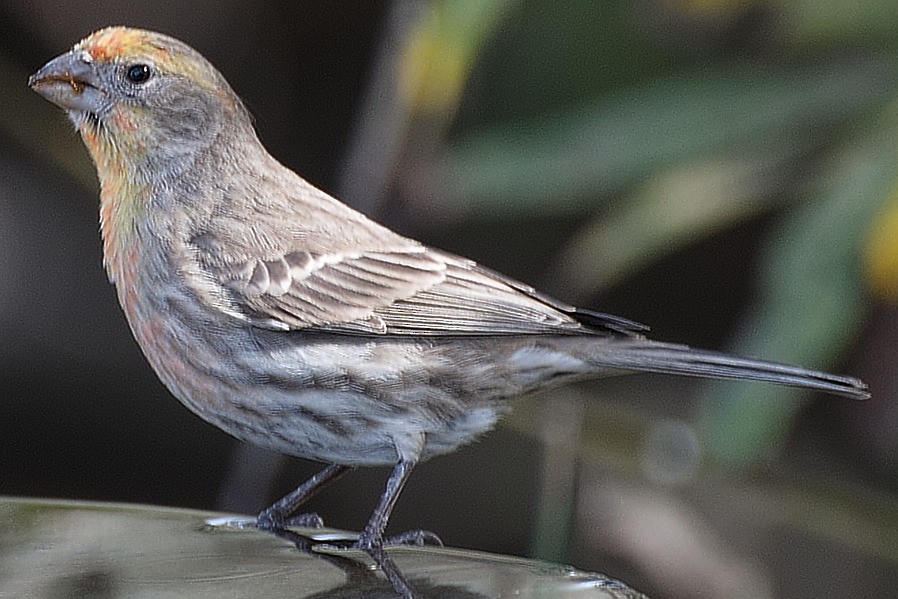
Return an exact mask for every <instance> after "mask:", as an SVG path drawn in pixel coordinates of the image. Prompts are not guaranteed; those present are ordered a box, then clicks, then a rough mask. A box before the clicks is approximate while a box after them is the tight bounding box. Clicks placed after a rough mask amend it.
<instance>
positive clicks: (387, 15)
mask: <svg viewBox="0 0 898 599" xmlns="http://www.w3.org/2000/svg"><path fill="white" fill-rule="evenodd" d="M110 24H126V25H133V26H140V27H145V28H151V29H156V30H160V31H163V32H166V33H169V34H171V35H174V36H176V37H179V38H181V39H183V40H185V41H186V42H188V43H189V44H190V45H192V46H194V47H195V48H197V49H198V50H199V51H200V52H202V53H203V54H204V55H205V56H206V57H207V58H209V59H210V60H211V61H212V62H213V63H214V64H215V65H216V66H217V67H218V68H219V69H220V70H221V71H222V72H223V73H224V75H225V76H226V77H227V79H228V80H229V81H230V83H231V84H232V86H233V87H234V88H235V90H236V91H237V93H238V94H239V95H241V96H242V97H243V98H244V99H245V101H246V103H247V105H248V106H249V108H250V110H251V111H252V112H253V114H254V115H255V118H256V125H257V128H258V130H259V133H260V136H261V138H262V140H263V142H264V143H265V144H266V145H267V146H268V148H269V149H270V150H271V151H272V153H273V154H274V155H275V156H277V157H278V158H279V159H280V160H281V161H283V162H284V163H286V164H287V165H289V166H290V167H292V168H294V169H295V170H297V171H298V172H299V173H301V174H303V175H304V176H305V177H306V178H307V179H309V180H310V181H311V182H312V183H314V184H316V185H318V186H320V187H323V188H324V189H326V190H328V191H330V192H333V193H335V194H337V195H338V197H341V198H342V199H344V200H345V201H346V202H347V203H349V204H350V205H352V206H354V207H356V208H358V209H360V210H362V211H364V212H366V213H367V214H369V215H371V216H373V217H375V218H376V219H377V220H379V221H381V222H383V223H385V224H387V225H389V226H391V227H393V228H395V229H397V230H399V231H400V232H402V233H404V234H407V235H410V236H413V237H416V238H419V239H421V240H422V241H424V242H426V243H428V244H431V245H435V246H438V247H440V248H443V249H446V250H450V251H453V252H456V253H461V254H464V255H467V256H469V257H471V258H474V259H476V260H478V261H479V262H481V263H483V264H485V265H487V266H490V267H492V268H494V269H497V270H500V271H502V272H505V273H506V274H509V275H512V276H514V277H516V278H519V279H522V280H524V281H526V282H528V283H530V284H532V285H534V286H536V287H538V288H541V289H543V290H545V291H547V292H549V293H551V294H553V295H556V296H558V297H559V298H561V299H563V300H566V301H568V302H571V303H576V304H578V305H583V306H585V307H591V308H595V309H600V310H603V311H607V312H612V313H615V314H619V315H621V316H625V317H627V318H631V319H634V320H637V321H640V322H644V323H646V324H648V325H650V326H651V327H652V331H653V336H655V337H657V338H660V339H664V340H668V341H681V342H686V343H690V344H692V345H696V346H703V347H711V348H718V349H726V350H732V351H738V352H742V353H748V354H751V355H757V356H763V357H765V358H769V359H776V360H781V361H787V362H794V363H799V364H802V365H806V366H812V367H816V368H821V369H826V370H831V371H836V372H846V373H851V374H854V375H857V376H859V377H861V378H863V379H864V380H866V381H867V382H868V383H869V385H870V387H871V390H872V392H873V396H874V398H873V399H872V400H871V401H869V402H865V403H858V402H852V401H849V400H843V399H837V398H832V397H824V396H816V395H813V394H809V393H805V392H800V391H796V390H791V389H782V388H777V387H772V386H769V385H764V384H737V383H726V384H723V383H707V382H700V381H689V380H679V379H675V378H669V377H667V378H665V377H660V376H632V377H621V378H617V379H611V380H606V381H600V382H597V383H595V384H588V385H580V386H575V387H571V388H566V389H562V390H559V391H555V392H552V393H551V394H544V395H542V396H539V397H533V398H527V399H523V400H521V401H519V402H518V403H517V405H516V410H515V412H514V413H513V415H512V416H511V417H509V418H508V419H507V420H506V421H505V422H504V423H503V425H502V427H501V428H500V429H499V430H498V431H496V432H494V433H492V434H491V435H488V436H487V437H485V438H484V439H483V440H482V441H480V442H478V443H476V444H474V445H472V446H470V447H467V448H465V449H464V450H463V451H461V452H459V453H457V454H455V455H452V456H448V457H443V458H437V459H435V460H433V461H432V462H429V463H427V464H425V465H423V466H422V467H420V468H419V469H418V471H416V474H415V476H413V477H412V479H411V482H410V483H409V486H408V487H407V489H406V491H405V492H404V494H403V496H402V499H401V500H400V503H399V506H398V507H397V510H396V513H395V516H394V518H393V520H392V522H391V530H392V531H395V532H398V531H401V530H404V529H408V528H420V527H425V528H428V529H432V530H434V531H437V532H438V533H439V534H440V535H441V536H442V538H443V540H444V541H445V542H446V543H447V544H448V545H452V546H459V547H466V548H473V549H483V550H488V551H494V552H501V553H507V554H513V555H524V556H536V557H540V558H544V559H548V560H552V561H558V562H564V563H570V564H572V565H574V566H577V567H579V568H584V569H590V570H596V571H600V572H602V573H604V574H606V575H609V576H612V577H615V578H619V579H622V580H624V581H625V582H626V583H628V584H630V585H632V586H633V587H635V588H638V589H640V590H642V591H643V592H645V593H647V594H648V595H650V596H657V597H667V598H674V599H676V598H694V597H695V598H698V597H701V598H718V597H720V598H724V597H726V598H738V597H752V598H774V597H792V598H801V597H808V598H810V597H821V596H839V597H873V596H889V595H892V594H893V593H894V589H895V588H898V502H896V498H898V466H896V464H898V461H896V459H895V458H896V453H898V426H896V424H898V403H896V397H898V3H895V2H893V1H892V0H856V1H855V2H852V3H843V2H841V1H837V0H818V1H815V2H811V1H809V0H767V1H763V0H679V1H677V0H639V1H636V2H625V1H623V0H609V1H607V2H593V1H591V0H570V1H566V2H556V1H552V0H528V1H522V0H431V1H429V2H428V1H423V0H421V1H408V0H395V1H393V2H386V1H360V0H353V1H345V2H323V1H319V2H284V1H278V0H270V1H267V2H254V1H251V0H244V1H243V2H235V1H233V0H223V1H218V2H214V3H213V2H203V1H199V2H193V3H183V2H173V1H171V0H160V1H157V2H153V3H149V2H147V3H138V2H128V1H125V0H116V1H115V2H113V1H110V0H93V1H91V2H81V1H79V0H70V1H69V2H66V3H54V2H48V1H46V0H30V1H29V2H21V1H19V2H15V1H10V0H0V28H2V32H3V35H2V36H0V281H2V284H0V397H2V401H0V455H2V458H0V494H6V495H21V496H45V497H59V498H79V499H97V500H110V501H127V502H141V503H150V504H157V505H173V506H188V507H197V508H208V509H221V510H227V511H236V512H242V513H255V512H256V511H258V510H259V509H260V508H262V507H264V506H265V505H267V504H268V503H269V502H270V501H272V500H274V499H275V498H277V497H278V496H280V495H281V494H283V493H285V492H287V491H288V490H290V489H292V487H293V486H295V485H296V484H298V483H299V482H301V481H302V480H303V479H304V478H305V477H306V476H308V475H310V474H311V473H313V472H314V471H315V470H317V469H318V467H319V465H317V464H313V463H308V462H303V461H301V460H294V459H285V458H281V457H279V456H277V455H275V454H270V453H265V452H262V451H260V450H256V449H253V448H249V447H246V446H243V445H241V444H239V443H237V442H236V441H234V440H233V439H231V438H230V437H228V436H227V435H225V434H224V433H222V432H220V431H218V430H217V429H215V428H214V427H212V426H210V425H206V424H205V423H203V422H202V421H200V420H199V419H198V418H197V417H195V416H193V415H192V414H191V413H190V412H188V411H187V410H186V409H185V408H183V407H182V406H181V405H180V404H179V403H178V402H177V401H175V400H174V399H173V398H172V397H171V396H170V395H169V394H168V392H167V391H166V390H165V389H164V388H163V387H162V385H161V384H160V383H159V382H158V381H157V380H156V378H155V376H154V375H153V373H152V372H151V371H150V369H149V367H148V365H147V364H146V363H145V361H144V360H143V357H142V356H141V354H140V351H139V349H138V348H137V345H136V344H135V342H134V341H133V340H132V339H131V336H130V333H129V331H128V329H127V325H126V324H125V321H124V318H123V316H122V314H121V311H120V309H119V308H118V306H117V304H116V300H115V296H114V291H113V288H112V287H111V286H110V285H109V284H108V283H107V282H106V279H105V275H104V273H103V270H102V267H101V255H100V239H99V235H98V233H97V193H98V191H97V183H96V178H95V174H94V171H93V166H92V165H91V163H90V160H89V158H88V156H87V153H86V151H85V150H84V149H83V147H82V146H81V142H80V139H79V138H78V137H77V136H76V134H75V133H74V131H73V128H72V127H71V125H70V124H69V123H68V122H67V121H66V119H65V117H64V115H63V114H62V113H61V112H60V111H58V110H57V109H55V108H54V107H53V106H51V105H50V104H49V103H48V102H46V101H44V100H43V99H41V98H40V97H39V96H37V95H36V94H33V93H32V92H30V91H29V90H28V88H27V86H26V79H27V76H28V75H29V74H30V73H31V72H33V71H34V70H36V69H37V68H38V67H40V66H41V65H42V64H43V63H44V62H46V61H47V60H49V59H50V58H52V57H54V56H56V55H57V54H59V53H61V52H63V51H65V50H66V49H68V48H69V47H70V46H71V45H72V44H73V43H75V42H76V41H78V40H79V39H80V38H82V37H83V36H85V35H87V34H88V33H90V32H91V31H93V30H94V29H97V28H99V27H101V26H105V25H110ZM386 475H387V471H386V470H377V469H375V470H366V471H360V472H356V473H354V474H352V475H350V476H347V477H346V478H345V479H343V480H341V481H340V482H339V483H338V484H336V485H334V487H333V488H331V489H329V490H328V491H326V492H325V493H323V494H322V495H321V496H319V497H318V498H316V500H315V501H314V502H313V504H312V505H311V506H310V507H311V509H314V510H317V511H319V512H320V513H321V514H322V515H323V516H324V517H325V519H326V520H327V521H328V522H329V523H330V524H332V525H334V526H338V527H341V528H352V529H358V528H360V527H361V526H362V525H363V524H364V522H365V521H366V520H367V518H368V515H369V513H370V510H371V508H372V507H373V504H374V502H375V498H376V497H377V495H378V494H379V493H380V491H381V488H382V485H383V482H384V480H385V477H386Z"/></svg>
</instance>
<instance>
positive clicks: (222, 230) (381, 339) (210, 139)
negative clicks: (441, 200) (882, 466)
mask: <svg viewBox="0 0 898 599" xmlns="http://www.w3.org/2000/svg"><path fill="white" fill-rule="evenodd" d="M29 84H30V85H31V87H32V88H33V89H34V90H35V91H37V92H38V93H40V94H41V95H43V96H44V97H45V98H47V99H48V100H50V101H51V102H53V103H55V104H57V105H58V106H60V107H61V108H63V109H64V110H65V111H66V112H67V113H68V115H69V118H71V120H72V121H73V122H74V123H75V125H76V127H77V128H78V131H79V132H80V134H81V137H82V139H83V140H84V144H85V145H86V146H87V149H88V151H89V152H90V155H91V157H92V158H93V160H94V162H95V164H96V167H97V173H98V175H99V179H100V223H101V230H102V236H103V255H104V265H105V267H106V271H107V273H108V275H109V279H110V280H111V281H112V282H113V283H114V284H115V287H116V291H117V293H118V299H119V302H120V303H121V306H122V309H123V310H124V311H125V315H126V316H127V320H128V323H129V325H130V327H131V331H132V332H133V334H134V337H135V338H136V339H137V342H138V343H139V344H140V347H141V348H142V349H143V352H144V354H145V355H146V357H147V360H149V362H150V364H151V365H152V367H153V369H154V370H155V371H156V373H157V374H158V375H159V378H161V379H162V382H163V383H165V385H166V386H167V387H168V389H169V390H170V391H171V392H172V394H174V395H175V397H177V398H178V399H180V400H181V401H182V402H183V403H184V404H185V405H186V406H187V407H188V408H190V409H191V410H193V411H194V412H196V413H197V414H198V415H199V416H200V417H202V418H203V419H205V420H207V421H209V422H211V423H212V424H214V425H216V426H218V427H220V428H222V429H223V430H225V431H227V432H229V433H230V434H232V435H234V436H235V437H237V438H239V439H243V440H245V441H248V442H250V443H256V444H258V445H261V446H263V447H267V448H269V449H273V450H276V451H280V452H283V453H287V454H290V455H294V456H299V457H303V458H309V459H313V460H318V461H321V462H326V463H327V464H329V466H327V467H326V468H325V469H324V470H323V471H322V472H321V473H319V474H318V475H317V476H315V477H313V478H312V479H311V480H310V481H308V482H306V483H305V484H303V485H302V486H300V487H299V488H298V489H297V490H296V491H294V492H293V493H291V494H290V495H288V496H287V497H285V498H284V499H282V500H280V501H279V502H277V503H275V504H274V505H273V506H271V507H269V508H268V509H266V510H264V511H262V512H261V513H260V515H259V517H258V519H257V524H258V526H259V527H260V528H263V529H277V528H279V527H282V526H284V525H285V524H286V523H288V522H292V521H290V520H288V518H289V516H290V515H291V514H292V513H293V512H294V511H295V510H296V509H297V508H298V507H299V505H300V504H302V503H303V502H304V501H305V500H306V499H308V497H309V496H311V495H312V494H313V493H315V492H316V491H317V490H318V489H320V488H321V487H322V486H324V485H325V484H327V483H328V482H330V481H332V480H334V479H335V478H337V477H338V476H340V475H341V474H343V473H344V472H346V471H347V470H349V469H351V468H353V467H356V466H379V465H392V466H393V472H392V474H391V475H390V477H389V480H388V482H387V485H386V489H385V490H384V492H383V494H382V496H381V497H380V500H379V503H378V504H377V506H376V508H375V510H374V513H373V515H372V516H371V518H370V520H369V521H368V523H367V525H366V526H365V528H364V530H363V531H362V532H361V534H360V535H359V539H358V543H357V545H358V546H359V547H361V548H368V549H370V548H372V547H376V546H379V545H381V544H383V543H384V536H383V535H384V529H385V527H386V524H387V520H388V518H389V515H390V512H391V511H392V509H393V506H394V505H395V502H396V499H397V498H398V496H399V493H400V491H401V490H402V487H403V485H404V484H405V482H406V480H407V478H408V476H409V474H410V473H411V471H412V469H413V468H414V466H415V465H416V464H417V463H418V462H420V461H422V460H425V459H427V458H430V457H432V456H434V455H439V454H444V453H448V452H451V451H453V450H455V449H456V448H458V447H459V446H460V445H462V444H464V443H467V442H469V441H471V440H472V439H474V438H475V437H477V436H478V435H480V434H481V433H483V432H485V431H487V430H489V429H491V428H492V427H493V426H494V425H495V424H496V421H497V420H498V418H499V417H500V416H501V415H502V414H503V413H504V412H505V411H506V410H507V409H508V402H509V400H511V399H513V398H515V397H517V396H520V395H523V394H526V393H530V392H532V391H537V390H540V389H545V388H547V387H551V386H555V385H560V384H564V383H570V382H573V381H580V380H584V379H591V378H596V377H600V376H605V375H609V374H615V373H623V372H632V371H647V372H660V373H670V374H681V375H687V376H700V377H719V378H734V379H754V380H760V381H769V382H773V383H780V384H784V385H794V386H799V387H808V388H811V389H817V390H821V391H826V392H829V393H834V394H837V395H844V396H847V397H852V398H859V399H860V398H866V397H868V393H867V391H866V386H865V385H864V384H863V383H862V382H861V381H859V380H857V379H854V378H850V377H845V376H835V375H830V374H825V373H822V372H816V371H813V370H807V369H804V368H800V367H794V366H786V365H782V364H776V363H772V362H764V361H759V360H753V359H748V358H742V357H738V356H733V355H727V354H721V353H715V352H710V351H703V350H696V349H691V348H689V347H686V346H683V345H675V344H670V343H661V342H656V341H650V340H648V339H646V338H645V337H644V336H643V333H644V332H645V330H646V329H645V327H643V326H641V325H639V324H636V323H634V322H631V321H629V320H625V319H623V318H618V317H616V316H611V315H608V314H602V313H598V312H592V311H588V310H582V309H579V308H575V307H572V306H568V305H566V304H564V303H562V302H560V301H557V300H555V299H553V298H551V297H548V296H546V295H543V294H541V293H539V292H537V291H536V290H534V289H532V288H530V287H528V286H527V285H524V284H522V283H519V282H518V281H515V280H512V279H510V278H508V277H505V276H502V275H500V274H497V273H495V272H493V271H491V270H488V269H486V268H484V267H482V266H479V265H478V264H476V263H474V262H472V261H471V260H467V259H465V258H460V257H458V256H454V255H452V254H448V253H445V252H441V251H439V250H436V249H432V248H429V247H426V246H424V245H422V244H420V243H418V242H416V241H414V240H411V239H407V238H405V237H402V236H400V235H397V234H396V233H394V232H392V231H390V230H389V229H386V228H384V227H382V226H380V225H378V224H376V223H374V222H372V221H371V220H369V219H367V218H366V217H365V216H363V215H361V214H359V213H358V212H355V211H353V210H352V209H351V208H349V207H347V206H345V205H344V204H342V203H340V202H339V201H337V200H336V199H334V198H332V197H331V196H329V195H327V194H326V193H324V192H323V191H321V190H319V189H316V188H315V187H313V186H312V185H310V184H309V183H307V182H306V181H304V180H303V179H302V178H300V177H299V176H298V175H296V174H295V173H294V172H292V171H290V170H289V169H287V168H286V167H284V166H283V165H281V164H280V163H279V162H278V161H277V160H275V159H274V158H273V157H271V156H270V155H269V154H268V152H267V151H266V150H265V148H264V147H263V146H262V144H261V143H260V141H259V139H258V138H257V136H256V133H255V131H254V129H253V126H252V120H251V118H250V115H249V113H248V112H247V110H246V108H245V107H244V106H243V104H242V103H241V102H240V99H239V98H238V97H237V96H236V94H235V93H234V92H233V90H232V89H231V88H230V86H229V85H228V83H227V82H226V81H225V79H224V77H222V75H221V74H220V73H219V72H218V71H217V70H216V69H215V68H214V67H213V66H212V65H211V64H209V62H207V61H206V60H205V59H204V58H203V57H202V56H201V55H200V54H198V53H197V52H196V51H195V50H193V49H192V48H190V47H188V46H187V45H185V44H184V43H182V42H180V41H178V40H175V39H172V38H171V37H168V36H165V35H160V34H158V33H152V32H148V31H142V30H136V29H127V28H122V27H112V28H107V29H103V30H100V31H97V32H96V33H94V34H92V35H90V36H89V37H87V38H86V39H84V40H83V41H81V42H80V43H78V44H77V45H76V46H75V47H74V48H73V49H72V50H71V51H70V52H67V53H65V54H63V55H61V56H59V57H58V58H55V59H54V60H52V61H50V62H49V63H48V64H47V65H45V66H44V67H43V68H42V69H40V70H39V71H38V72H37V73H35V74H34V75H33V76H32V77H31V79H30V81H29ZM303 521H304V522H311V521H312V520H311V519H306V520H303ZM408 538H413V539H417V540H421V539H422V538H424V537H422V536H420V535H419V536H417V537H407V539H408Z"/></svg>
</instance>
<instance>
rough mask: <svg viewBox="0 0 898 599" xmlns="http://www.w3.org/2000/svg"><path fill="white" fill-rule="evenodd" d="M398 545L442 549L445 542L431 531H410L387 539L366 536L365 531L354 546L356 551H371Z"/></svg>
mask: <svg viewBox="0 0 898 599" xmlns="http://www.w3.org/2000/svg"><path fill="white" fill-rule="evenodd" d="M396 545H406V546H414V547H424V546H425V545H432V546H435V547H442V546H443V541H442V540H440V537H438V536H437V535H436V534H435V533H432V532H430V531H429V530H409V531H406V532H403V533H400V534H398V535H394V536H392V537H386V538H383V537H375V536H374V535H369V534H366V533H365V532H364V531H363V532H362V533H361V534H360V535H359V538H358V540H357V541H356V542H355V543H353V545H352V546H353V547H354V548H355V549H361V550H362V551H369V550H371V549H375V548H379V547H390V546H396Z"/></svg>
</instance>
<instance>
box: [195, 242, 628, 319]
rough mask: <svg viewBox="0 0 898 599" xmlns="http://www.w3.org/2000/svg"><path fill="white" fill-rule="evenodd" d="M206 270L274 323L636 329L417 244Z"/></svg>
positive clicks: (255, 315)
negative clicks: (568, 304)
mask: <svg viewBox="0 0 898 599" xmlns="http://www.w3.org/2000/svg"><path fill="white" fill-rule="evenodd" d="M210 271H211V272H212V274H213V275H214V276H215V277H216V278H217V280H218V281H219V283H220V284H221V285H222V286H223V287H224V288H226V289H227V290H228V291H229V293H230V296H231V300H232V303H233V304H234V305H236V307H237V308H238V309H239V310H240V312H242V313H243V314H245V315H246V316H247V317H248V318H250V319H251V320H252V321H253V322H255V323H256V324H259V325H262V326H268V327H272V328H281V329H315V330H319V331H331V332H343V333H355V334H371V335H377V334H386V335H431V336H433V335H503V334H505V335H520V334H534V333H558V334H564V333H574V332H579V333H584V332H611V331H616V332H619V333H625V334H629V333H633V332H637V331H639V330H642V327H641V326H640V325H638V324H636V323H633V322H630V321H627V320H624V319H619V318H617V317H613V316H610V315H605V314H600V313H593V312H586V311H581V310H577V309H575V308H573V307H571V306H567V305H564V304H562V303H561V302H558V301H556V300H553V299H552V298H549V297H547V296H543V295H541V294H538V293H537V292H536V291H535V290H533V289H532V288H530V287H527V286H526V285H523V284H522V283H518V282H517V281H514V280H512V279H509V278H507V277H504V276H502V275H499V274H498V273H494V272H492V271H490V270H488V269H485V268H483V267H480V266H479V265H477V264H476V263H474V262H472V261H470V260H466V259H463V258H459V257H457V256H453V255H451V254H447V253H443V252H439V251H436V250H433V249H430V248H427V247H424V246H421V245H418V244H409V245H404V246H398V247H397V248H396V249H388V250H378V251H348V250H347V251H342V252H329V253H316V252H311V251H301V250H295V251H290V252H286V253H282V254H281V255H278V256H275V257H268V258H265V259H261V258H252V259H247V260H243V261H240V262H231V263H220V262H219V263H218V264H217V265H215V266H214V267H212V268H211V269H210Z"/></svg>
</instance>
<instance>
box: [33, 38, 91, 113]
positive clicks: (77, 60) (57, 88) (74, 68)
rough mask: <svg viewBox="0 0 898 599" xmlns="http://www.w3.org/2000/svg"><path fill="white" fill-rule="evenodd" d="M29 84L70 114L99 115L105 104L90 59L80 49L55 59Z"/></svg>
mask: <svg viewBox="0 0 898 599" xmlns="http://www.w3.org/2000/svg"><path fill="white" fill-rule="evenodd" d="M28 85H29V87H31V89H33V90H34V91H36V92H37V93H39V94H40V95H42V96H43V97H45V98H46V99H48V100H50V101H51V102H53V103H54V104H56V105H57V106H59V107H60V108H63V109H65V110H66V111H68V112H70V113H72V112H81V113H93V114H98V113H99V112H101V111H102V110H103V108H104V107H105V106H106V105H107V104H108V100H107V97H106V94H105V93H104V92H103V90H102V89H101V87H100V81H99V78H98V76H97V72H96V68H95V66H94V64H93V58H92V57H91V55H90V54H88V53H87V52H84V51H82V50H77V51H76V50H72V51H71V52H66V53H65V54H63V55H61V56H57V57H56V58H54V59H53V60H51V61H50V62H48V63H47V64H45V65H44V66H43V67H42V68H41V69H40V70H39V71H38V72H36V73H35V74H34V75H32V76H31V77H29V78H28Z"/></svg>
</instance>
